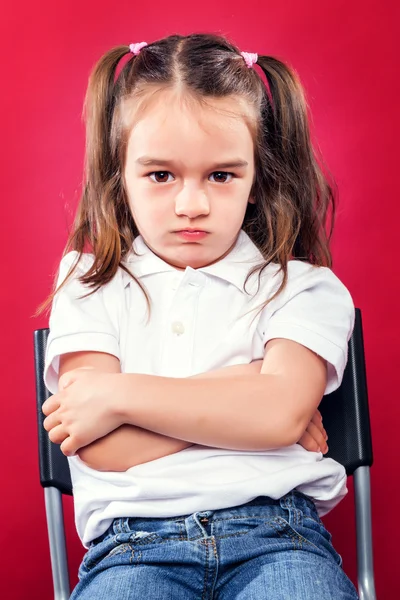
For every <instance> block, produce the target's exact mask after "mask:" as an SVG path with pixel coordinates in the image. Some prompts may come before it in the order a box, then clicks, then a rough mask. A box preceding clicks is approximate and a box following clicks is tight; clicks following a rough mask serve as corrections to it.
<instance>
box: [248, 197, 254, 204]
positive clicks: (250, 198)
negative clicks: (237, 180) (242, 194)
mask: <svg viewBox="0 0 400 600" xmlns="http://www.w3.org/2000/svg"><path fill="white" fill-rule="evenodd" d="M255 203H256V199H255V198H254V197H253V196H249V204H255Z"/></svg>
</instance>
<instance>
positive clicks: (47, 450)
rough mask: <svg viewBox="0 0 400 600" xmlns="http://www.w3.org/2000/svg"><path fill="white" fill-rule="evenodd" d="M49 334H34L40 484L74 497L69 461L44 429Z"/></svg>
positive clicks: (38, 332) (41, 330)
mask: <svg viewBox="0 0 400 600" xmlns="http://www.w3.org/2000/svg"><path fill="white" fill-rule="evenodd" d="M48 334H49V330H48V329H37V330H36V331H35V332H34V349H35V378H36V410H37V423H38V440H39V471H40V483H41V484H42V486H43V487H44V488H45V487H55V488H57V489H58V490H60V492H61V493H62V494H70V495H72V484H71V476H70V472H69V466H68V460H67V458H66V456H64V454H63V453H62V452H61V450H60V446H59V445H58V444H53V442H51V441H50V440H49V436H48V433H47V431H46V430H45V429H44V427H43V421H44V419H45V416H44V414H43V413H42V405H43V403H44V401H45V400H47V398H49V397H50V396H51V394H50V392H49V390H48V389H47V388H46V386H45V384H44V381H43V372H44V360H45V352H46V342H47V337H48Z"/></svg>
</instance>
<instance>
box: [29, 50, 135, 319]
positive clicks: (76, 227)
mask: <svg viewBox="0 0 400 600" xmlns="http://www.w3.org/2000/svg"><path fill="white" fill-rule="evenodd" d="M128 53H129V47H128V46H118V47H116V48H114V49H112V50H110V51H109V52H107V53H106V54H105V55H104V56H103V57H102V58H101V59H100V60H99V61H98V63H97V64H96V65H95V67H94V69H93V71H92V73H91V74H90V77H89V82H88V88H87V92H86V97H85V102H84V109H83V118H84V120H85V123H86V152H85V168H84V182H83V193H82V196H81V199H80V202H79V205H78V209H77V212H76V216H75V219H74V223H73V226H72V230H71V232H70V234H69V237H68V240H67V243H66V247H65V250H64V253H63V256H65V255H66V254H67V253H68V252H70V251H71V250H76V251H77V252H78V256H77V259H76V261H75V262H74V264H73V265H72V267H71V269H70V271H69V272H68V274H67V276H66V278H65V279H64V281H63V283H62V284H61V285H60V286H59V287H58V288H57V289H54V290H53V293H52V294H51V295H50V297H49V298H48V299H47V300H46V301H45V302H44V303H43V304H42V305H41V306H40V307H39V309H38V311H37V313H36V314H40V313H41V312H43V311H44V310H45V309H46V308H48V307H49V305H50V304H51V302H52V301H53V298H54V296H55V295H56V293H57V292H58V291H59V290H60V289H61V288H62V287H63V286H64V285H65V284H66V283H67V281H69V279H70V278H71V277H72V275H73V273H74V272H75V270H76V268H77V266H78V264H79V261H80V259H81V257H82V254H83V253H84V252H92V253H93V255H94V261H93V264H92V265H91V267H90V268H89V270H87V271H86V272H85V273H84V274H83V275H82V276H80V277H79V280H80V281H81V283H83V284H84V285H87V286H88V288H89V289H90V290H89V293H88V294H86V295H90V294H92V293H94V292H96V291H97V290H98V289H99V288H100V287H101V286H102V285H104V284H105V283H107V282H108V281H110V280H111V279H112V278H113V276H114V275H115V273H116V271H117V269H118V267H119V266H120V267H121V268H122V269H123V270H125V271H126V272H128V273H129V274H130V275H131V276H132V277H133V275H132V274H131V273H130V272H129V271H128V269H127V268H126V267H125V266H124V265H123V264H121V260H122V259H123V257H124V256H125V255H126V253H127V252H128V250H129V249H130V248H131V246H132V242H133V236H134V233H135V230H136V228H135V225H134V222H133V218H132V216H131V213H130V211H129V208H128V205H127V202H126V200H125V197H124V190H123V184H122V173H121V167H120V165H121V160H120V156H119V151H120V149H119V147H118V144H117V143H116V142H115V137H116V136H115V132H114V133H113V129H115V127H114V126H113V116H114V108H115V106H116V103H117V101H118V100H119V97H118V95H119V94H120V93H121V91H120V88H119V87H118V86H117V85H116V82H115V75H116V70H117V67H118V65H119V63H120V60H121V58H122V57H123V56H124V55H126V54H128ZM133 60H135V59H133ZM133 278H134V277H133ZM134 279H135V278H134ZM138 283H139V285H140V282H138ZM141 287H142V286H141Z"/></svg>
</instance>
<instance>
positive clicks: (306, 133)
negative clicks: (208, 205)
mask: <svg viewBox="0 0 400 600" xmlns="http://www.w3.org/2000/svg"><path fill="white" fill-rule="evenodd" d="M257 64H258V65H259V66H260V68H261V69H262V71H263V72H264V74H265V76H266V78H267V81H268V85H269V92H270V94H268V90H267V89H266V88H265V95H264V99H263V102H262V106H261V124H260V125H261V126H260V137H261V139H260V142H261V143H260V147H261V149H263V150H264V151H265V152H266V154H267V155H269V156H264V157H263V159H264V160H263V161H262V162H263V164H264V165H268V164H271V165H272V167H273V168H272V169H271V170H270V172H269V173H268V169H267V177H268V175H269V177H268V182H267V184H268V186H269V188H270V189H271V193H270V198H272V199H273V204H274V206H273V208H274V210H275V215H272V221H274V222H275V223H279V227H280V232H278V235H275V236H274V237H275V238H277V239H278V240H279V239H281V240H284V242H285V243H284V244H278V246H277V247H276V254H277V256H276V258H277V259H278V261H279V262H280V263H281V264H283V258H284V257H285V256H286V260H287V257H288V256H291V257H293V258H297V259H299V260H307V261H310V262H311V263H312V264H316V265H318V266H328V267H331V266H332V257H331V253H330V250H329V240H330V238H331V236H332V233H333V221H334V215H335V196H334V186H335V184H334V182H333V180H332V181H331V182H329V181H328V179H327V177H326V174H325V173H323V170H322V167H321V166H320V165H322V164H323V160H322V157H320V156H318V157H317V155H316V151H315V149H314V148H313V146H312V143H311V139H310V129H309V116H308V112H309V111H308V105H307V101H306V97H305V92H304V89H303V86H302V84H301V82H300V80H299V78H298V76H297V74H296V73H295V72H294V71H293V70H292V69H291V68H290V67H289V66H287V65H286V64H284V63H283V62H281V61H279V60H278V59H276V58H273V57H270V56H261V57H259V59H258V62H257ZM271 159H272V160H271ZM324 170H325V171H326V172H327V168H326V166H324ZM329 211H330V212H329ZM328 217H330V228H329V229H328V231H327V230H326V223H327V219H328ZM270 233H271V232H270ZM276 241H277V240H276V239H274V244H275V243H276Z"/></svg>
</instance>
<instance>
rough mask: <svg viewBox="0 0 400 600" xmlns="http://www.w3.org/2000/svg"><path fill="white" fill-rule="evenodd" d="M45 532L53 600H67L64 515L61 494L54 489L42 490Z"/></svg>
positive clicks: (68, 594)
mask: <svg viewBox="0 0 400 600" xmlns="http://www.w3.org/2000/svg"><path fill="white" fill-rule="evenodd" d="M44 497H45V505H46V518H47V531H48V534H49V545H50V558H51V570H52V575H53V587H54V600H68V598H69V596H70V588H69V576H68V562H67V551H66V545H65V532H64V515H63V506H62V495H61V492H60V491H59V490H58V489H57V488H55V487H46V488H45V489H44Z"/></svg>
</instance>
